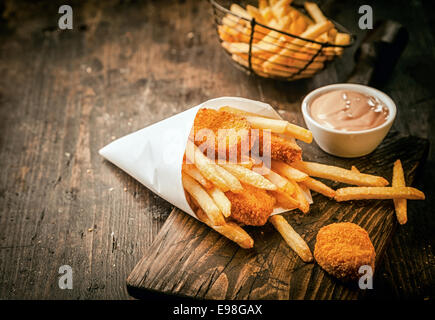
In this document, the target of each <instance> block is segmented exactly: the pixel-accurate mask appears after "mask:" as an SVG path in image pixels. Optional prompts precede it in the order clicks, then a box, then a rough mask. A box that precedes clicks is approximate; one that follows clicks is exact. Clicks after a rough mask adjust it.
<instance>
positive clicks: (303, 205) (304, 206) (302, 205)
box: [291, 181, 310, 213]
mask: <svg viewBox="0 0 435 320" xmlns="http://www.w3.org/2000/svg"><path fill="white" fill-rule="evenodd" d="M291 182H292V183H293V185H294V186H295V191H296V192H295V194H296V200H297V201H298V203H299V205H298V208H299V210H301V211H302V212H303V213H308V211H310V204H309V203H308V200H307V198H306V197H305V194H304V191H303V190H302V188H301V186H300V185H299V184H298V183H297V182H295V181H291Z"/></svg>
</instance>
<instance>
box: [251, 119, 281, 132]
mask: <svg viewBox="0 0 435 320" xmlns="http://www.w3.org/2000/svg"><path fill="white" fill-rule="evenodd" d="M245 118H246V120H248V122H249V123H250V125H251V127H252V128H254V129H269V130H270V131H271V132H275V133H284V132H285V131H286V128H287V124H288V121H285V120H278V119H270V118H263V117H258V116H257V117H253V116H245Z"/></svg>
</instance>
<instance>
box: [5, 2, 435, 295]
mask: <svg viewBox="0 0 435 320" xmlns="http://www.w3.org/2000/svg"><path fill="white" fill-rule="evenodd" d="M72 3H73V4H72V7H73V10H74V28H73V30H59V28H58V27H57V20H58V18H59V17H60V15H59V14H58V12H57V11H58V8H59V6H60V5H61V4H63V1H57V2H56V1H47V2H38V3H33V2H32V1H26V2H24V1H23V2H18V3H16V2H13V1H5V2H3V3H2V4H0V10H1V12H2V15H1V18H0V57H1V58H0V70H1V74H2V77H1V78H0V133H1V134H0V168H1V169H0V299H128V298H129V295H128V293H127V291H126V285H125V280H126V278H127V276H128V274H129V273H130V272H131V270H132V269H133V267H134V265H135V264H136V263H137V262H138V261H139V259H140V258H141V257H142V255H143V254H144V252H145V251H146V249H147V248H148V247H149V246H150V245H151V243H152V242H153V239H154V238H155V237H156V235H157V233H158V231H159V230H160V228H161V226H162V224H163V223H164V221H165V219H166V218H167V216H168V214H169V213H170V211H171V209H172V207H171V205H170V204H169V203H167V202H165V201H164V200H162V199H161V198H159V197H158V196H156V195H154V194H153V193H152V192H150V191H149V190H147V189H146V188H144V187H143V186H142V185H140V184H139V183H138V182H136V181H135V180H134V179H132V178H130V177H129V176H128V175H127V174H125V173H124V172H122V171H121V170H119V169H118V168H116V167H115V166H113V165H111V164H110V163H108V162H106V161H104V160H103V159H102V158H101V157H100V156H99V155H98V149H99V148H101V147H102V146H104V145H105V144H107V143H108V142H110V141H111V140H113V139H115V138H118V137H121V136H123V135H125V134H127V133H130V132H132V131H135V130H138V129H140V128H143V127H145V126H147V125H149V124H152V123H154V122H156V121H159V120H162V119H164V118H166V117H168V116H170V115H173V114H175V113H178V112H180V111H183V110H185V109H187V108H189V107H191V106H194V105H197V104H198V103H200V102H202V101H205V100H208V99H210V98H214V97H219V96H242V97H247V98H252V99H257V100H262V101H265V102H267V103H270V104H271V105H273V106H275V107H278V108H281V109H285V110H288V111H289V112H291V113H292V114H293V115H294V121H296V122H298V123H300V124H303V119H302V117H301V115H300V113H299V105H300V102H301V100H302V98H303V96H304V95H305V94H306V93H307V92H309V91H310V90H312V89H314V88H317V87H319V86H322V85H325V84H330V83H335V82H340V81H345V79H346V77H347V75H348V74H349V72H350V71H351V70H352V67H353V59H352V57H353V52H354V49H355V48H352V49H350V50H348V51H347V52H346V53H345V55H344V57H343V58H342V59H339V60H337V61H335V62H334V63H333V64H332V65H330V66H329V67H328V69H327V70H325V71H323V72H322V73H321V74H319V75H318V76H316V77H315V78H314V79H311V80H303V81H298V82H294V83H282V82H275V81H268V80H263V79H259V78H256V77H250V76H247V75H245V74H243V73H242V72H240V71H239V70H236V69H235V68H234V67H233V66H232V65H231V64H230V63H229V60H228V59H227V57H226V56H225V54H224V53H223V52H222V49H221V48H220V46H219V45H218V42H217V36H216V32H215V29H214V27H213V25H212V21H211V9H210V5H209V3H208V2H206V1H194V0H187V1H178V2H175V1H171V2H169V1H168V2H166V1H154V2H146V3H142V4H141V3H136V2H134V3H129V2H128V1H127V2H123V1H116V0H113V1H104V2H103V1H101V2H97V1H89V2H83V3H81V2H74V1H73V2H72ZM366 3H367V4H371V5H372V7H373V10H374V15H375V19H378V18H383V17H384V18H390V19H395V20H397V21H400V22H401V23H403V24H404V25H405V26H406V27H407V28H408V30H409V32H410V35H411V36H410V42H409V45H408V47H407V49H406V51H405V52H404V54H403V56H402V57H401V59H400V61H399V64H398V66H397V67H396V69H395V71H394V74H393V75H392V78H391V80H390V81H389V82H388V84H387V85H386V86H385V87H384V88H382V89H383V90H384V91H385V92H387V93H388V94H389V95H391V97H392V98H393V99H394V100H395V101H396V102H397V104H398V107H399V113H398V117H397V119H396V122H395V124H394V128H395V129H396V130H398V131H401V132H402V133H405V134H412V135H416V136H419V137H424V138H428V139H430V140H431V142H432V144H433V143H434V142H435V140H434V139H435V126H434V125H433V121H434V119H435V112H434V110H435V109H434V104H435V96H434V92H433V75H434V74H435V67H434V66H435V64H434V57H435V51H434V47H435V46H434V45H435V40H434V36H433V34H435V32H434V31H435V29H434V17H433V16H431V15H430V14H431V12H433V9H432V8H431V7H430V6H432V5H431V4H429V1H417V0H416V1H411V2H409V1H395V2H394V5H393V4H392V3H391V2H387V1H383V2H380V1H376V2H375V1H365V2H364V4H366ZM320 4H321V7H322V8H324V9H325V10H326V12H327V13H329V14H330V15H331V16H334V17H336V20H337V21H339V22H341V23H342V24H343V25H345V26H347V27H348V29H350V30H351V31H352V32H354V33H356V34H358V35H360V36H361V35H362V34H363V32H362V31H361V30H359V29H358V27H357V21H358V17H359V15H358V12H357V10H358V7H359V5H360V4H359V3H354V2H352V3H351V2H347V3H346V4H344V3H341V4H339V3H338V1H337V2H335V1H322V2H320ZM359 39H361V37H359ZM156 138H158V137H156ZM434 162H435V157H434V152H433V148H432V149H431V151H430V153H429V158H428V161H427V163H426V165H425V168H424V169H423V172H424V174H422V175H421V176H420V178H419V179H418V180H417V186H418V187H419V188H421V189H423V190H424V191H425V192H426V195H427V200H426V201H422V202H411V203H410V204H409V222H408V223H407V224H406V225H405V226H398V227H397V230H396V233H395V236H394V237H393V239H392V243H391V244H390V246H389V248H388V250H387V252H386V254H385V256H384V260H383V263H382V264H381V265H380V266H379V268H378V269H377V272H376V278H375V281H374V287H375V289H374V290H372V291H371V292H370V294H369V295H368V298H376V299H385V298H387V299H388V298H417V299H428V298H433V297H434V296H435V292H434V290H435V258H434V248H433V246H434V235H433V232H434V230H435V229H434V227H435V219H434V217H433V206H434V205H435V201H434V200H435V196H434V194H435V187H434V183H433V181H434V180H435V171H434V170H433V167H434V165H435V163H434ZM62 265H70V266H71V267H72V269H73V289H72V290H61V289H59V286H58V277H59V273H58V272H59V267H60V266H62Z"/></svg>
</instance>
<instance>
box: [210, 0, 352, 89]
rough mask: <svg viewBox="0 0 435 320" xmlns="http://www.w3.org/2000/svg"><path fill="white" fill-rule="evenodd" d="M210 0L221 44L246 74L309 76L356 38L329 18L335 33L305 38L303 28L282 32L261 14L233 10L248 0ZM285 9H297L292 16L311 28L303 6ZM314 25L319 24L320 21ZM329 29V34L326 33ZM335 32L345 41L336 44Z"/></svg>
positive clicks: (278, 77) (280, 76)
mask: <svg viewBox="0 0 435 320" xmlns="http://www.w3.org/2000/svg"><path fill="white" fill-rule="evenodd" d="M209 2H210V3H211V5H212V8H213V15H214V22H215V24H216V28H217V33H218V36H219V41H220V44H221V45H222V47H223V48H224V49H225V52H226V53H227V54H228V55H229V57H230V58H231V61H232V62H233V63H234V64H235V65H236V66H237V67H238V68H239V69H242V70H244V71H245V72H247V73H248V74H256V75H258V76H260V77H264V78H274V79H279V80H285V81H294V80H297V79H302V78H309V77H312V76H313V75H315V74H316V73H317V72H319V71H321V70H322V69H324V68H325V66H326V65H327V63H328V62H330V61H332V60H333V59H334V58H335V57H336V56H341V55H342V53H343V50H344V49H345V48H347V47H350V46H351V45H352V44H353V43H354V42H355V36H354V35H352V34H350V33H349V31H347V30H346V29H345V28H344V27H343V26H341V25H340V24H338V23H336V22H334V21H332V20H329V19H328V21H329V22H325V23H324V24H326V23H328V24H332V25H333V28H331V27H329V30H332V29H333V30H335V34H333V33H332V32H331V31H328V32H323V33H322V34H321V36H322V37H323V38H321V39H319V37H317V38H315V40H313V39H309V38H304V37H303V35H304V32H299V34H300V35H297V34H296V32H295V33H290V32H285V31H282V30H280V29H278V28H273V27H271V26H268V25H266V24H264V23H262V22H261V16H259V17H258V19H256V18H255V17H254V16H252V15H249V14H248V15H247V14H245V12H244V11H242V10H243V9H242V10H240V11H238V10H234V9H237V8H235V7H239V8H242V7H243V8H244V7H245V6H246V5H252V3H253V2H251V1H237V2H236V3H235V2H234V1H225V0H209ZM255 4H256V3H255ZM255 4H254V5H255ZM251 9H252V8H251ZM254 9H255V8H254ZM286 9H288V10H295V11H297V13H295V15H296V16H295V17H297V19H298V22H301V23H300V24H301V25H302V26H301V28H303V27H304V26H303V24H304V23H305V27H306V29H305V30H308V29H309V28H311V31H313V29H314V28H313V27H314V26H315V23H314V22H313V21H312V20H311V19H310V18H309V17H308V15H307V14H306V12H305V10H304V8H303V7H300V6H294V5H293V6H292V7H290V6H289V7H286ZM291 15H292V13H291V12H290V14H289V18H288V19H289V20H291ZM299 17H301V18H299ZM294 21H296V19H294ZM284 23H285V22H284ZM294 27H295V28H297V27H298V26H297V25H295V26H294ZM316 27H320V24H317V25H316ZM318 30H321V29H318ZM319 32H320V31H319ZM312 33H314V32H312ZM329 33H332V34H331V35H329ZM305 34H306V32H305ZM338 34H340V36H341V38H346V39H347V40H346V41H345V44H339V43H337V42H338V41H334V40H333V39H334V38H333V37H335V39H337V35H338ZM311 38H314V37H311ZM331 39H332V40H331Z"/></svg>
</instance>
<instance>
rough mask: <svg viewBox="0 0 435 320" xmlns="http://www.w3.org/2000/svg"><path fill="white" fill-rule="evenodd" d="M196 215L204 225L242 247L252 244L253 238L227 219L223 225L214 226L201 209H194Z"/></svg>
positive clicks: (251, 245)
mask: <svg viewBox="0 0 435 320" xmlns="http://www.w3.org/2000/svg"><path fill="white" fill-rule="evenodd" d="M196 215H197V217H198V218H199V220H201V221H202V222H204V223H205V224H206V225H208V226H209V227H211V228H212V229H213V230H215V231H216V232H218V233H220V234H221V235H223V236H224V237H226V238H228V239H230V240H231V241H233V242H235V243H237V244H238V245H239V246H240V247H242V248H244V249H250V248H252V247H253V246H254V240H253V239H252V238H251V237H250V235H249V234H248V233H246V231H245V230H243V229H242V228H241V227H240V226H239V225H237V224H236V223H234V222H230V221H228V222H226V223H225V224H223V225H220V226H216V225H213V224H212V223H211V221H210V219H208V217H207V215H205V214H204V212H203V211H202V210H201V209H199V210H197V211H196Z"/></svg>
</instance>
